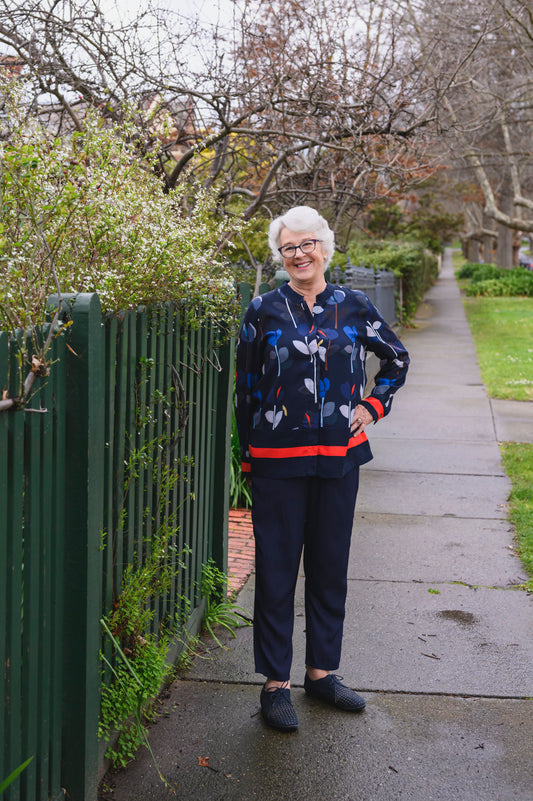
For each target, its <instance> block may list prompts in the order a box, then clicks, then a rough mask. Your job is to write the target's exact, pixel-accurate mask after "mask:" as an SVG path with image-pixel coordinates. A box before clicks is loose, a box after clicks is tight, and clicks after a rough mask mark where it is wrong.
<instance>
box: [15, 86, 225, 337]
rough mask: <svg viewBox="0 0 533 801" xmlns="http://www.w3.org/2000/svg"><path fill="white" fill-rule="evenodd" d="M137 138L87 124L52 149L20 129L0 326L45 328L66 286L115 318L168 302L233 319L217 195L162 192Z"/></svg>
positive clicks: (194, 315)
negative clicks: (54, 297)
mask: <svg viewBox="0 0 533 801" xmlns="http://www.w3.org/2000/svg"><path fill="white" fill-rule="evenodd" d="M2 89H3V90H6V89H5V87H0V90H2ZM6 91H7V90H6ZM6 103H11V107H10V112H12V113H13V114H15V111H16V102H15V100H14V99H13V98H12V97H11V99H9V96H8V99H7V100H6ZM129 134H130V132H129V130H128V128H127V126H124V127H122V128H118V127H111V126H109V127H107V126H106V127H104V126H103V123H102V120H101V119H99V118H98V117H97V115H94V116H91V115H90V114H89V115H88V117H87V120H86V130H85V131H84V132H83V133H73V134H72V135H71V136H69V137H65V138H63V139H59V138H58V139H55V140H50V139H48V138H47V137H46V136H45V134H44V133H43V132H40V131H39V130H38V129H33V128H32V130H31V131H29V130H28V129H27V127H26V126H25V124H24V121H21V122H20V125H19V127H18V129H17V130H16V131H15V133H14V134H13V136H12V137H11V138H10V140H9V141H4V142H2V143H1V144H0V204H1V208H2V218H1V224H0V275H1V279H2V280H1V281H0V328H2V329H4V330H10V331H13V330H14V329H16V328H27V327H29V326H34V325H37V324H40V323H41V322H43V321H44V319H45V304H46V299H47V297H48V295H49V294H50V293H51V292H55V291H56V290H57V289H58V288H59V289H60V290H61V292H98V294H99V296H100V300H101V302H102V306H103V309H104V310H105V311H115V312H116V311H119V310H122V309H130V308H135V307H137V306H138V305H139V304H143V303H146V304H152V303H159V302H162V301H167V300H168V301H172V302H174V303H179V304H186V307H187V309H188V310H189V314H190V316H191V319H194V320H195V321H196V320H197V319H200V318H203V317H209V318H213V319H217V320H231V321H233V320H234V317H235V313H236V308H235V304H234V289H233V281H232V276H231V273H230V271H229V269H228V267H227V266H226V265H227V259H226V258H223V256H222V255H221V253H219V244H220V242H221V241H223V239H224V233H225V224H224V222H223V221H221V220H217V219H216V216H215V213H214V209H215V196H214V195H212V194H210V193H209V192H206V191H204V190H203V189H201V188H200V187H198V186H186V185H182V186H179V187H178V188H177V189H176V191H173V192H171V193H169V194H164V193H163V191H162V187H161V181H160V179H159V178H158V177H157V176H156V175H155V173H154V171H153V169H152V167H151V164H150V163H148V162H146V163H144V162H143V161H142V160H141V159H140V156H139V154H138V152H136V150H135V146H134V144H133V142H132V137H131V136H130V135H129ZM238 229H239V222H238V220H235V221H232V230H238Z"/></svg>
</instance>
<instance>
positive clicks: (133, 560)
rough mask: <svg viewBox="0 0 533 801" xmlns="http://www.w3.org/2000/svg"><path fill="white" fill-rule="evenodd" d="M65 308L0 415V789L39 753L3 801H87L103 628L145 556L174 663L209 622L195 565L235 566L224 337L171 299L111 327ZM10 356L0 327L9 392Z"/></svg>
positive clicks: (0, 381) (91, 304) (79, 302)
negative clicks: (204, 619) (152, 569)
mask: <svg viewBox="0 0 533 801" xmlns="http://www.w3.org/2000/svg"><path fill="white" fill-rule="evenodd" d="M63 308H64V309H65V308H67V309H68V310H67V312H66V314H67V316H68V317H69V318H70V320H71V321H72V325H70V327H69V328H68V331H67V333H66V334H63V335H62V336H60V337H58V338H56V339H55V340H54V342H53V346H52V347H53V353H52V356H53V360H54V362H55V363H54V364H53V366H52V370H51V373H50V376H49V377H48V378H47V379H46V380H45V382H44V383H43V385H42V386H40V387H39V388H38V389H37V391H36V392H35V394H34V396H33V398H32V400H31V401H30V402H29V403H28V404H27V405H26V408H25V410H23V411H15V410H10V411H8V412H4V413H2V414H0V571H1V575H0V593H1V594H0V599H1V601H0V661H1V664H2V668H3V672H2V683H3V686H2V688H1V691H2V696H3V698H4V699H5V707H4V710H3V713H2V715H0V741H1V742H2V744H3V751H2V752H1V753H0V779H2V778H3V777H6V776H7V775H9V774H10V773H11V771H12V770H14V769H15V768H16V767H17V766H18V765H20V764H21V763H23V762H24V761H25V760H26V759H27V758H29V757H30V756H33V757H34V758H33V760H32V762H31V763H30V764H29V765H28V767H27V769H26V770H25V771H24V772H23V774H22V775H21V776H20V777H19V778H18V779H17V781H16V782H14V783H13V784H12V785H11V787H10V788H9V790H8V791H7V792H8V793H9V795H8V798H9V800H10V801H37V799H38V800H39V801H41V799H42V801H45V799H49V798H53V799H56V798H57V799H59V798H63V797H65V795H64V794H65V792H66V793H67V794H68V797H69V798H70V799H72V801H94V798H95V797H96V787H97V781H98V768H99V766H100V768H101V767H102V765H103V759H102V756H103V749H102V747H101V746H100V745H99V743H98V738H97V731H98V714H99V707H100V693H101V682H102V666H101V662H100V659H99V653H100V649H101V648H102V649H103V653H104V656H105V658H106V659H107V661H108V663H109V664H111V665H112V664H113V660H114V658H115V654H114V653H113V647H112V644H111V640H109V638H107V639H105V638H104V639H103V638H102V627H101V619H102V618H103V617H105V616H107V618H106V619H107V620H108V621H109V620H110V619H111V618H110V617H109V615H110V613H112V611H113V610H114V609H116V607H117V604H118V603H119V599H120V595H121V592H122V589H123V585H124V581H123V580H124V577H125V575H127V574H128V571H131V569H135V568H136V567H139V566H142V565H143V564H146V563H149V562H150V559H152V562H153V557H154V556H155V558H156V559H157V560H158V565H159V567H160V570H159V569H158V570H157V574H158V575H160V574H161V573H164V574H165V575H166V576H167V577H169V581H168V582H167V584H166V588H165V591H164V592H160V593H153V594H151V595H150V594H149V595H148V596H146V597H145V598H144V600H143V601H142V602H143V603H145V604H146V611H147V618H146V620H147V632H146V635H147V637H150V636H152V635H153V636H154V638H156V637H158V636H159V635H161V634H162V633H163V632H164V635H165V636H166V637H167V638H168V643H169V645H170V646H171V647H170V657H171V658H173V657H174V656H176V655H177V653H178V651H179V648H180V644H179V640H180V637H181V636H182V635H183V631H184V630H189V631H192V630H198V628H199V624H200V622H201V616H202V598H201V592H200V584H201V577H202V565H204V564H206V563H207V562H209V560H210V559H211V558H213V559H214V564H215V565H216V566H217V567H219V568H220V569H222V570H223V571H225V570H226V564H227V519H228V496H229V486H228V481H229V469H228V464H227V457H228V455H229V436H230V427H231V426H230V424H231V402H230V400H231V398H230V392H231V388H232V387H231V383H230V376H231V366H232V358H233V357H232V348H233V345H232V343H231V342H227V343H226V344H224V345H219V344H217V340H218V339H219V338H220V335H221V332H220V331H219V330H218V329H217V327H216V326H214V325H209V324H205V325H202V326H201V327H199V328H198V329H196V330H191V329H190V328H187V330H185V328H184V326H183V325H182V323H181V319H182V318H181V316H180V312H179V309H176V308H175V307H174V306H173V305H171V304H165V305H162V306H160V307H154V308H152V309H150V308H141V309H139V310H138V311H131V312H126V313H124V314H121V315H114V316H106V317H104V316H103V315H102V313H101V311H100V305H99V301H98V297H97V296H96V295H90V294H89V295H77V296H66V297H64V298H63ZM19 336H22V334H20V335H19ZM28 348H31V342H29V341H28ZM16 351H17V348H16V347H15V346H14V343H13V341H12V340H11V341H10V340H9V337H8V335H7V334H5V333H4V334H0V387H2V388H5V389H6V390H7V391H8V393H10V394H14V387H13V386H12V385H11V386H10V382H13V381H14V377H15V374H16V373H17V372H18V364H17V362H16ZM29 355H30V358H31V350H30V353H29ZM171 476H173V478H172V477H171ZM176 477H177V478H178V480H175V479H176ZM103 673H104V681H106V682H107V683H108V684H109V682H110V680H111V677H110V675H109V671H107V674H106V671H103Z"/></svg>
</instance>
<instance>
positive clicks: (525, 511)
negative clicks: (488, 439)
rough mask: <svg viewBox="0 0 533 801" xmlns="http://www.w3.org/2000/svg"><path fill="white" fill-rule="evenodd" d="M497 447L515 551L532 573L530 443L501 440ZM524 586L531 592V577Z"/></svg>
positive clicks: (532, 458) (532, 447) (532, 460)
mask: <svg viewBox="0 0 533 801" xmlns="http://www.w3.org/2000/svg"><path fill="white" fill-rule="evenodd" d="M500 448H501V452H502V460H503V464H504V467H505V471H506V473H507V475H508V476H509V478H510V479H511V482H512V490H511V495H510V496H509V505H510V518H511V522H512V523H513V525H514V527H515V531H516V538H517V542H518V553H519V555H520V557H521V559H522V561H523V563H524V565H525V567H526V569H527V571H528V572H529V574H530V576H533V445H532V444H530V443H518V442H505V443H503V444H502V445H501V446H500ZM526 586H527V588H528V589H529V590H530V591H531V592H533V578H530V579H529V581H528V582H527V584H526Z"/></svg>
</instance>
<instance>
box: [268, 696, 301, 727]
mask: <svg viewBox="0 0 533 801" xmlns="http://www.w3.org/2000/svg"><path fill="white" fill-rule="evenodd" d="M261 709H262V711H263V718H264V720H265V723H266V724H267V725H268V726H271V728H273V729H278V731H296V729H297V728H298V718H297V716H296V712H295V711H294V707H293V705H292V702H291V692H290V690H289V689H287V688H286V687H278V688H277V689H275V690H270V691H267V690H265V689H264V688H263V689H262V690H261Z"/></svg>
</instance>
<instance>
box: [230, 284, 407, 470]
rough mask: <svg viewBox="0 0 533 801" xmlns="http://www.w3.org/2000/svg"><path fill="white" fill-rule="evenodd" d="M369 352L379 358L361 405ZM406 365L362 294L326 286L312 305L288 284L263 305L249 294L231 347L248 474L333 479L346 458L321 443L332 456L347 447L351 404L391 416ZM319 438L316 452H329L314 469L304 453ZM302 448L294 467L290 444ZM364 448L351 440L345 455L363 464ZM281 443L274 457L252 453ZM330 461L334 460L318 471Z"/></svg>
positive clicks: (393, 337)
mask: <svg viewBox="0 0 533 801" xmlns="http://www.w3.org/2000/svg"><path fill="white" fill-rule="evenodd" d="M367 349H368V350H370V351H373V352H374V353H375V354H376V355H377V357H378V360H379V362H380V368H379V371H378V374H377V375H376V376H375V378H374V384H375V385H374V389H373V390H372V393H371V396H370V397H369V398H368V401H367V399H365V397H364V387H365V385H366V373H365V361H366V351H367ZM407 365H408V356H407V353H406V351H405V349H404V348H403V346H402V344H401V343H400V342H399V340H398V339H397V337H396V335H395V334H394V332H393V330H392V329H391V328H390V327H389V326H387V324H386V323H385V321H384V320H383V319H382V318H381V316H380V315H379V312H378V311H377V310H376V309H375V307H374V306H372V304H371V303H370V301H369V300H368V298H367V297H366V296H365V295H364V294H363V293H362V292H357V291H354V290H349V289H341V288H340V287H335V286H333V285H331V284H328V285H327V287H326V290H325V291H324V292H323V293H321V294H320V295H319V296H318V297H317V300H316V303H315V305H314V307H313V311H310V310H309V307H308V306H307V304H305V302H304V301H303V298H302V296H301V295H299V294H298V293H296V292H294V290H292V288H290V287H289V286H288V285H287V284H284V285H282V286H281V287H280V288H279V289H277V290H272V291H271V292H268V293H266V294H265V295H263V296H261V300H260V301H259V300H258V299H257V298H254V300H253V301H252V302H251V303H250V306H249V307H248V310H247V311H246V314H245V317H244V323H243V325H242V328H241V333H240V336H239V340H238V347H237V381H236V388H237V389H236V393H237V424H238V428H239V436H240V438H241V445H242V447H241V451H242V456H243V460H244V461H245V462H246V461H250V460H251V461H252V463H253V465H254V467H253V470H256V469H257V470H260V471H263V472H260V473H258V474H261V475H270V476H271V477H278V476H279V477H283V476H285V475H301V474H306V475H311V474H313V471H314V470H315V469H317V470H318V469H320V470H322V469H324V470H331V471H333V473H335V475H340V473H339V472H338V471H341V472H342V463H343V460H344V458H345V457H343V456H333V455H332V456H328V455H327V452H328V448H329V447H330V446H332V447H333V451H335V453H342V452H343V449H345V448H346V443H347V442H348V440H350V424H351V418H352V417H353V411H354V409H355V406H357V404H358V403H362V404H363V405H364V406H365V408H367V409H368V410H369V411H370V412H371V414H372V416H373V418H374V420H377V419H379V418H380V417H382V416H384V415H385V414H388V413H389V411H390V408H391V401H392V397H393V395H394V393H395V392H396V390H397V389H398V388H399V387H400V386H401V385H402V384H403V382H404V380H405V374H406V372H407ZM365 441H366V438H365ZM320 443H324V445H321V446H320V447H321V450H320V453H321V454H326V455H324V456H323V457H322V456H320V457H319V461H318V462H317V464H316V465H315V462H314V461H313V465H314V466H308V467H303V466H302V465H303V464H304V462H305V461H306V460H307V459H312V460H316V459H317V458H318V457H316V456H312V453H313V447H314V445H315V444H317V445H318V444H320ZM299 445H302V446H305V448H304V450H305V454H309V456H307V455H305V456H300V457H298V459H296V461H295V462H294V466H293V467H291V465H292V463H293V460H292V457H291V456H290V452H291V448H294V447H296V446H299ZM363 445H364V442H363V440H361V441H360V442H359V440H358V444H357V446H354V447H352V449H351V451H350V453H349V454H347V456H346V458H350V459H351V460H352V461H354V462H355V463H360V462H358V459H362V460H363V461H368V459H369V458H371V454H370V451H369V449H368V446H367V445H364V447H363ZM309 446H312V447H309ZM278 448H279V449H280V454H283V455H282V456H281V455H280V457H279V459H278V458H272V457H270V456H269V457H268V458H267V457H266V456H265V457H261V456H260V455H259V454H260V452H261V451H262V450H265V449H266V451H268V453H269V454H272V453H275V452H276V449H278ZM361 448H362V450H361ZM300 450H301V448H300ZM266 451H265V452H266ZM250 453H251V454H252V456H250V455H249V454H250ZM358 453H362V454H363V456H362V457H360V456H358V455H357V454H358ZM318 464H320V465H322V467H320V468H319V467H318V466H317V465H318ZM328 464H335V465H337V466H336V467H331V468H329V467H324V465H328ZM261 465H262V466H261ZM339 465H340V466H339ZM291 470H293V471H294V470H297V471H298V470H303V471H304V472H303V473H298V472H296V473H294V472H293V473H291V472H290V471H291ZM335 471H337V472H335ZM333 473H332V475H333Z"/></svg>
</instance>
